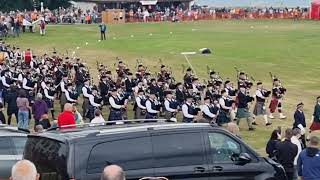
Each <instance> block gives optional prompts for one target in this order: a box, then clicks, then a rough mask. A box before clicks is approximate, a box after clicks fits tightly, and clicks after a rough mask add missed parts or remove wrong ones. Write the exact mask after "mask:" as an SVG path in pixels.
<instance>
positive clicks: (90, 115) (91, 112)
mask: <svg viewBox="0 0 320 180" xmlns="http://www.w3.org/2000/svg"><path fill="white" fill-rule="evenodd" d="M96 109H97V108H96V107H94V106H91V105H89V109H88V111H87V113H86V114H85V115H86V118H89V119H90V121H91V120H92V119H93V118H94V117H95V115H94V112H95V111H96Z"/></svg>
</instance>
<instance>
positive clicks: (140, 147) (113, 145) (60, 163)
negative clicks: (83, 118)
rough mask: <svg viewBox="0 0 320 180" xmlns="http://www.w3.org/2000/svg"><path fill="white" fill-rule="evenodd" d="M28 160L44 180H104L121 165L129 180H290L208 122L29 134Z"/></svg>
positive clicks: (237, 139) (98, 127)
mask: <svg viewBox="0 0 320 180" xmlns="http://www.w3.org/2000/svg"><path fill="white" fill-rule="evenodd" d="M24 158H25V159H28V160H30V161H32V162H34V163H35V165H36V167H37V169H38V171H39V173H40V175H41V179H43V180H49V179H54V180H68V179H76V180H91V179H99V178H100V174H101V172H102V171H103V168H104V167H105V166H107V165H111V164H117V165H120V166H121V167H123V168H124V170H125V171H126V176H127V179H139V178H141V177H146V176H149V177H150V176H161V177H167V178H168V179H170V180H172V179H181V180H182V179H183V180H191V179H192V180H211V179H214V180H220V179H221V180H222V179H223V180H233V179H237V180H239V179H242V180H250V179H252V180H253V179H256V180H266V179H267V180H271V179H279V180H285V179H286V176H285V173H284V170H283V168H282V166H280V165H279V164H277V163H275V162H274V161H272V160H271V159H268V158H263V157H260V156H259V155H258V154H257V153H256V152H254V151H253V150H252V149H251V148H250V147H249V146H247V145H246V144H245V143H244V142H243V141H241V139H239V138H238V137H236V136H233V135H232V134H230V133H229V132H227V131H225V130H223V129H221V128H219V127H216V126H213V125H210V124H204V123H194V124H185V123H178V124H175V123H145V124H129V125H128V124H125V125H112V126H95V127H86V128H76V129H69V130H60V131H51V132H46V133H42V134H37V135H28V140H27V143H26V146H25V150H24Z"/></svg>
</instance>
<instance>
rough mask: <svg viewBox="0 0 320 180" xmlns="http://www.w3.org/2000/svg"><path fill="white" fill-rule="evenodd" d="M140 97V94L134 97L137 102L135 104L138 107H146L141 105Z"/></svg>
mask: <svg viewBox="0 0 320 180" xmlns="http://www.w3.org/2000/svg"><path fill="white" fill-rule="evenodd" d="M141 99H144V97H143V96H142V97H141V96H138V97H136V103H137V106H138V107H139V108H140V109H146V107H145V106H142V104H141Z"/></svg>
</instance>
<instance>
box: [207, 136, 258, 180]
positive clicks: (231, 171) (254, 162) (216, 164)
mask: <svg viewBox="0 0 320 180" xmlns="http://www.w3.org/2000/svg"><path fill="white" fill-rule="evenodd" d="M205 143H206V147H207V156H208V161H209V170H210V175H211V178H210V180H211V179H212V180H251V179H252V180H253V179H260V178H259V177H261V179H262V176H263V175H262V174H263V168H262V167H260V166H259V165H260V163H259V160H258V158H257V157H255V156H254V155H253V154H251V153H250V152H249V151H247V150H246V147H244V146H243V145H242V144H241V141H239V140H237V139H236V138H235V137H233V136H231V135H230V134H228V133H226V132H224V131H212V132H210V131H209V132H207V133H205ZM241 153H248V154H249V155H250V157H251V162H250V163H247V164H245V165H236V163H235V161H233V160H232V158H231V157H232V156H233V155H240V154H241Z"/></svg>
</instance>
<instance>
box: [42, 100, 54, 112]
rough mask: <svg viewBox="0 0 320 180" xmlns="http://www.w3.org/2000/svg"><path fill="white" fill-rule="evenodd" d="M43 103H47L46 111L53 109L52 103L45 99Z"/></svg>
mask: <svg viewBox="0 0 320 180" xmlns="http://www.w3.org/2000/svg"><path fill="white" fill-rule="evenodd" d="M44 101H45V102H46V103H47V106H48V109H53V101H52V100H50V99H48V98H45V99H44Z"/></svg>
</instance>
